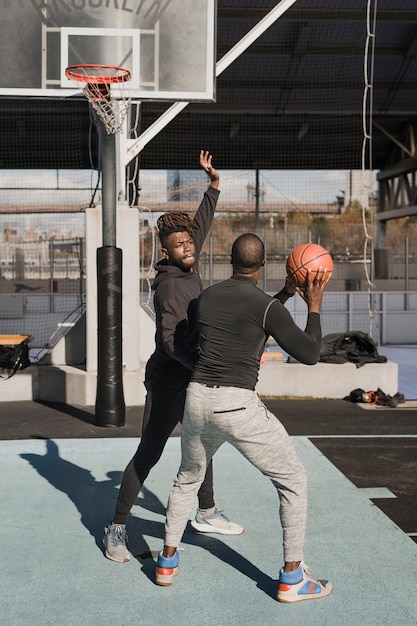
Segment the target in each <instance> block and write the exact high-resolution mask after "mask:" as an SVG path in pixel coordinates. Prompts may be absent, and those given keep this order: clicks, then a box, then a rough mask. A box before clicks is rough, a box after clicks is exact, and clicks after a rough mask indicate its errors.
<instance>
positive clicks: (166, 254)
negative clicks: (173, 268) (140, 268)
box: [161, 248, 169, 259]
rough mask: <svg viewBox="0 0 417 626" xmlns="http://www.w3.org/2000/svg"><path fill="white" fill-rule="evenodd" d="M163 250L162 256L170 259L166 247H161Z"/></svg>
mask: <svg viewBox="0 0 417 626" xmlns="http://www.w3.org/2000/svg"><path fill="white" fill-rule="evenodd" d="M161 252H162V256H163V257H164V259H169V253H168V250H167V249H166V248H161Z"/></svg>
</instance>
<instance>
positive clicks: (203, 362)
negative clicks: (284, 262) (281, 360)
mask: <svg viewBox="0 0 417 626" xmlns="http://www.w3.org/2000/svg"><path fill="white" fill-rule="evenodd" d="M198 322H199V334H200V340H199V342H200V357H199V359H198V361H197V364H196V367H195V371H194V373H193V375H192V378H191V380H192V381H194V382H198V383H203V384H216V385H221V386H225V387H243V388H245V389H255V386H256V383H257V380H258V373H259V364H260V358H261V356H262V353H263V351H264V347H265V342H266V340H267V339H268V337H269V335H272V337H273V338H274V339H275V341H276V342H277V343H278V344H279V345H280V346H281V348H282V349H283V350H285V351H286V352H288V354H290V355H291V356H293V357H294V358H295V359H297V360H298V361H300V362H301V363H305V364H307V365H314V364H315V363H317V360H318V358H319V354H320V346H321V324H320V315H319V314H318V313H309V314H308V318H307V325H306V328H305V330H304V331H303V330H302V329H301V328H299V326H297V325H296V323H295V322H294V320H293V318H292V317H291V315H290V313H289V312H288V310H287V309H286V308H285V307H284V305H283V304H282V303H281V302H280V301H279V300H276V299H275V298H272V297H271V296H269V295H267V294H266V293H264V292H263V291H261V290H260V289H259V288H258V287H257V286H256V282H255V280H253V279H252V278H247V277H243V276H232V277H231V278H229V279H228V280H225V281H222V282H221V283H217V284H216V285H213V286H211V287H208V288H207V289H205V290H204V292H203V293H202V294H201V296H200V299H199V312H198ZM277 384H278V381H277Z"/></svg>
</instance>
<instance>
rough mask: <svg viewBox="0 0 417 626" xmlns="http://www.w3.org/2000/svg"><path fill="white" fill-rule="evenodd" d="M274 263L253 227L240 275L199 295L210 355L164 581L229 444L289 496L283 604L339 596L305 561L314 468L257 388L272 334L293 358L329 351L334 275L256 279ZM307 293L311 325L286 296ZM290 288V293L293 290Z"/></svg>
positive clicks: (170, 521) (192, 389)
mask: <svg viewBox="0 0 417 626" xmlns="http://www.w3.org/2000/svg"><path fill="white" fill-rule="evenodd" d="M264 263H265V250H264V245H263V243H262V241H261V240H260V239H259V237H257V236H256V235H254V234H251V233H246V234H244V235H241V236H240V237H238V238H237V239H236V241H235V242H234V244H233V247H232V265H233V276H232V277H231V278H229V279H228V280H226V281H223V282H221V283H218V284H216V285H213V286H212V287H209V288H208V289H206V290H205V291H204V292H203V293H202V294H201V296H200V299H199V311H198V323H199V346H200V356H199V359H198V361H197V364H196V367H195V370H194V373H193V374H192V376H191V382H190V384H189V386H188V390H187V398H186V402H185V411H184V419H183V426H182V460H181V466H180V469H179V472H178V475H177V477H176V479H175V480H174V482H173V485H172V488H171V492H170V498H169V503H168V510H167V519H166V526H165V545H164V549H163V550H162V551H161V552H160V554H159V556H158V562H157V568H156V583H157V584H159V585H163V586H167V585H171V584H172V580H173V578H174V576H175V575H176V574H177V573H178V571H179V568H178V564H179V557H178V552H177V548H178V545H179V543H180V541H181V538H182V535H183V532H184V529H185V526H186V524H187V520H188V517H189V515H190V513H191V511H192V508H193V504H194V498H195V494H196V493H197V490H198V488H199V486H200V484H201V481H202V480H203V478H204V473H205V471H206V467H207V463H209V461H210V459H211V458H212V456H213V455H214V453H215V452H216V450H218V448H219V447H220V446H221V445H222V444H223V443H224V442H226V441H227V442H229V443H230V444H231V445H233V446H234V447H235V448H236V449H237V450H239V452H241V454H243V456H244V457H245V458H247V459H248V461H250V462H251V463H252V464H253V465H254V466H255V467H257V468H258V469H259V470H260V471H261V472H262V473H263V474H264V475H265V476H267V477H268V478H269V479H270V480H271V481H272V484H273V485H274V487H275V488H276V490H277V493H278V496H279V499H280V520H281V525H282V530H283V553H284V566H283V567H282V569H281V571H280V575H279V584H278V591H277V599H278V600H279V601H280V602H298V601H300V600H312V599H315V598H322V597H325V596H327V595H329V594H330V593H331V592H332V590H333V585H332V584H331V583H330V582H328V581H326V580H315V579H313V578H311V573H310V572H309V570H308V568H307V567H306V566H305V564H304V563H303V548H304V542H305V533H306V519H307V475H306V470H305V468H304V466H303V465H302V463H301V462H300V460H299V459H298V457H297V454H296V452H295V449H294V447H293V445H292V442H291V439H290V437H289V435H288V433H287V432H286V430H285V429H284V427H283V426H282V424H281V423H280V422H279V420H278V419H277V418H276V417H275V416H274V415H273V414H272V413H270V412H269V411H268V409H267V408H266V407H265V405H264V404H263V403H262V402H261V400H260V399H259V397H258V395H257V394H256V392H255V386H256V383H257V379H258V372H259V364H260V358H261V355H262V352H263V350H264V346H265V342H266V340H267V338H268V337H269V336H270V335H272V337H273V338H274V339H275V340H276V341H277V343H278V344H279V345H280V346H281V347H282V348H283V349H284V350H285V351H286V352H288V353H289V354H290V355H291V356H293V357H294V358H296V359H297V360H298V361H301V362H302V363H305V364H307V365H314V364H315V363H316V362H317V360H318V358H319V353H320V346H321V337H322V334H321V324H320V308H321V302H322V298H323V293H324V289H325V287H326V285H327V283H328V281H329V279H330V274H329V273H328V272H327V270H320V271H319V272H318V274H317V276H316V277H315V278H314V280H312V278H311V275H310V273H309V275H308V278H307V283H306V286H305V288H303V289H300V288H295V286H293V285H291V284H290V283H288V281H287V285H286V288H284V290H283V291H282V292H280V294H277V296H276V297H270V296H268V295H267V294H265V293H264V292H263V291H261V290H260V289H258V287H257V285H256V283H257V280H258V278H259V274H260V269H261V267H262V266H263V265H264ZM295 291H297V292H298V293H299V295H301V297H302V298H303V299H304V300H305V302H306V304H307V307H308V317H307V324H306V328H305V330H304V331H303V330H301V329H300V328H299V327H298V326H297V325H296V324H295V322H294V320H293V319H292V317H291V315H290V314H289V312H288V311H287V309H285V307H284V306H283V304H282V300H285V299H286V297H288V296H290V295H292V293H294V292H295ZM283 296H284V297H283Z"/></svg>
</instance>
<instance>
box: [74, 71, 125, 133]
mask: <svg viewBox="0 0 417 626" xmlns="http://www.w3.org/2000/svg"><path fill="white" fill-rule="evenodd" d="M66 75H67V77H68V78H69V79H71V80H72V81H73V82H74V83H75V84H76V85H77V87H78V88H79V89H80V91H81V92H82V93H83V94H84V96H85V97H86V98H87V100H88V101H89V103H90V104H91V106H92V107H93V109H94V111H95V112H96V113H97V115H98V116H99V118H100V119H101V121H102V122H103V125H104V128H105V130H106V132H107V133H108V134H109V135H111V134H115V133H119V132H120V131H121V130H122V127H123V121H124V119H125V117H126V114H127V112H128V110H129V107H130V102H131V98H130V94H129V93H128V87H127V83H128V81H129V79H130V72H129V71H128V70H124V69H123V68H119V67H111V66H106V65H79V66H71V67H69V68H67V70H66Z"/></svg>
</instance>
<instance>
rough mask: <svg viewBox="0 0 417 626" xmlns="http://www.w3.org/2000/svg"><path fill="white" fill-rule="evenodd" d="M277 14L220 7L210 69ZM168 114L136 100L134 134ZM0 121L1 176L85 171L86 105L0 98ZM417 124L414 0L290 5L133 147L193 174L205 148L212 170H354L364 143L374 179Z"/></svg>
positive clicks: (247, 3) (259, 6)
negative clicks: (72, 158)
mask: <svg viewBox="0 0 417 626" xmlns="http://www.w3.org/2000/svg"><path fill="white" fill-rule="evenodd" d="M277 4H278V3H277V2H276V1H275V0H255V1H254V0H218V3H217V59H218V60H219V59H221V58H222V57H223V56H224V55H225V54H226V53H227V52H228V51H229V50H230V49H231V48H232V47H233V46H234V45H235V44H236V43H237V42H238V41H239V40H241V38H242V37H244V36H245V35H246V34H247V33H248V32H249V31H250V30H251V29H252V28H253V27H254V25H255V24H256V23H258V22H259V21H260V20H262V19H263V18H264V17H265V16H266V15H267V14H268V12H269V11H271V9H273V7H275V6H276V5H277ZM369 31H370V32H369ZM171 104H172V103H167V102H151V101H149V102H148V101H146V102H143V103H142V104H141V107H140V109H141V110H140V132H142V131H143V130H146V129H147V128H148V127H149V126H150V125H151V124H152V123H154V122H155V120H157V119H158V117H159V116H160V115H161V114H162V113H163V112H164V111H166V109H167V108H168V107H169V106H171ZM0 111H1V113H2V115H1V116H0V131H1V133H2V137H3V140H6V139H7V140H9V141H11V142H13V144H14V147H15V149H14V151H13V155H11V154H7V155H5V154H3V156H2V157H1V159H0V167H3V168H4V167H9V168H11V167H17V168H19V167H34V166H35V167H57V168H58V167H68V164H65V163H66V161H65V160H63V161H62V163H61V162H60V158H61V157H60V156H59V155H60V154H65V153H66V152H68V151H71V150H72V149H73V148H74V145H76V146H80V147H81V148H82V147H83V146H85V154H86V157H85V160H86V162H85V164H79V163H77V167H82V166H86V167H89V164H90V161H89V156H90V155H89V150H90V149H91V143H90V135H91V129H90V119H89V111H88V105H87V103H86V102H85V101H81V100H80V101H74V100H73V99H67V100H65V99H62V100H57V99H55V100H49V99H43V100H42V99H29V98H26V99H24V100H22V99H12V98H1V99H0ZM30 114H32V115H33V123H28V121H27V115H30ZM69 114H71V115H73V116H74V115H75V116H76V127H77V132H74V131H73V128H72V127H71V125H68V123H66V124H65V123H64V121H65V120H66V119H67V118H68V115H69ZM23 118H25V120H26V121H25V122H24V128H23V127H22V124H23V122H22V119H23ZM416 119H417V3H416V1H415V0H379V2H378V3H377V2H376V1H374V2H371V1H370V0H368V1H367V0H344V2H343V3H339V2H338V1H337V0H297V1H296V2H295V3H294V4H293V5H292V6H291V8H289V9H288V10H287V11H286V12H285V13H284V14H283V15H282V16H281V17H280V18H279V19H278V20H277V21H276V22H275V23H274V24H272V25H271V26H270V27H269V28H268V30H267V31H266V32H265V33H264V34H262V35H261V36H260V37H259V39H257V40H256V41H255V42H254V43H252V45H250V46H249V47H248V49H247V50H246V51H245V52H243V54H242V55H241V56H240V57H239V58H237V59H236V60H235V61H234V62H233V63H232V64H231V65H230V66H229V67H228V68H227V69H226V70H225V71H224V72H222V73H221V74H220V75H219V76H218V77H217V88H216V102H214V103H213V102H207V103H189V104H188V105H187V106H186V108H184V109H183V110H182V112H181V113H180V114H179V115H178V116H177V117H176V118H175V119H173V120H172V121H171V122H170V123H169V124H168V125H167V126H166V127H165V128H164V130H163V132H161V133H160V134H159V135H158V136H156V137H155V138H154V139H152V141H150V142H149V143H148V144H147V146H146V147H145V148H144V149H143V151H142V152H141V154H140V167H141V168H154V169H170V168H173V169H187V168H195V161H196V151H198V150H199V149H200V148H201V147H206V148H207V149H209V150H210V151H211V152H213V154H215V155H216V164H217V165H218V166H219V167H221V168H274V169H280V168H285V169H314V168H317V169H360V168H361V165H362V162H361V158H362V154H363V142H364V135H366V133H368V150H369V153H368V155H367V163H366V165H367V167H370V168H372V169H382V168H384V167H387V166H388V165H390V164H393V163H395V162H397V161H398V160H400V159H403V158H413V157H414V155H415V146H414V130H415V128H416ZM63 129H64V130H63ZM28 147H32V148H34V149H36V154H37V161H36V164H35V163H32V162H30V160H28V159H30V157H28V156H27V154H28ZM87 147H88V148H87ZM52 160H53V162H52Z"/></svg>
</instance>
